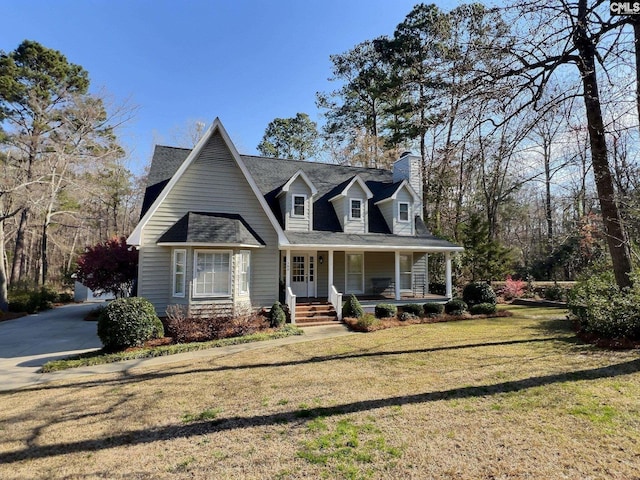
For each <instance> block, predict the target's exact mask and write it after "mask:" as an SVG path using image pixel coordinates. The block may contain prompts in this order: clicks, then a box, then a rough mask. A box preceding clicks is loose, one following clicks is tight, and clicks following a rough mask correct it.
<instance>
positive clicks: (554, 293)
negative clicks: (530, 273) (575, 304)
mask: <svg viewBox="0 0 640 480" xmlns="http://www.w3.org/2000/svg"><path fill="white" fill-rule="evenodd" d="M542 296H543V297H544V298H545V300H551V301H553V302H561V301H562V300H564V296H565V290H564V288H562V287H561V286H559V285H558V283H557V282H554V284H553V286H551V287H546V288H545V289H544V291H543V292H542Z"/></svg>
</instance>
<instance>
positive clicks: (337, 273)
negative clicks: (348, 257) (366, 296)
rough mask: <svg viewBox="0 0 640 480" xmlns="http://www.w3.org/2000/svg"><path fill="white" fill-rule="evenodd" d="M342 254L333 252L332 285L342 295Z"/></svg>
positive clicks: (343, 272)
mask: <svg viewBox="0 0 640 480" xmlns="http://www.w3.org/2000/svg"><path fill="white" fill-rule="evenodd" d="M344 269H345V264H344V252H333V284H334V285H335V287H336V290H338V291H339V292H342V293H344V281H345V271H344Z"/></svg>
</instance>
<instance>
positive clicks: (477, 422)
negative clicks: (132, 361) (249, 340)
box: [0, 306, 640, 479]
mask: <svg viewBox="0 0 640 480" xmlns="http://www.w3.org/2000/svg"><path fill="white" fill-rule="evenodd" d="M509 310H511V311H512V312H513V313H514V316H513V317H510V318H490V319H482V320H469V321H463V322H451V323H436V324H430V325H429V324H428V325H412V326H407V327H405V328H395V329H388V330H381V331H378V332H374V333H368V334H354V335H350V336H345V337H339V338H332V339H330V340H325V341H317V342H306V343H300V344H294V345H287V346H282V347H273V348H264V349H259V350H252V351H247V352H240V353H236V354H233V355H228V356H225V357H215V358H211V359H208V360H199V361H197V362H191V363H182V364H172V365H164V366H162V367H154V368H150V367H147V368H144V369H133V370H129V371H127V372H125V373H118V374H111V375H103V376H96V377H90V378H89V379H88V378H87V377H83V378H81V379H78V380H73V381H67V382H59V383H52V384H48V385H45V386H41V387H34V388H29V389H25V390H21V391H17V392H13V393H2V394H0V402H1V405H2V408H1V409H0V438H2V441H1V442H0V478H3V479H24V478H52V479H56V478H153V479H169V478H171V479H174V478H198V479H210V478H243V479H297V478H349V479H360V478H372V479H387V478H388V479H397V478H407V479H408V478H415V479H423V478H429V479H431V478H434V479H445V478H446V479H453V478H455V479H505V478H513V479H521V478H550V479H551V478H553V479H555V478H571V479H573V478H589V479H611V478H619V479H631V478H638V467H639V466H640V403H639V402H638V398H640V356H639V354H638V351H637V350H628V351H605V350H600V349H598V348H596V347H593V346H591V345H586V344H583V343H581V342H580V341H578V340H576V338H575V335H574V334H573V332H572V331H571V330H570V325H569V323H568V321H567V320H566V319H565V314H564V312H563V311H562V310H560V309H554V308H548V309H543V308H530V307H516V306H511V307H509Z"/></svg>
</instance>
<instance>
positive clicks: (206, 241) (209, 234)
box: [157, 212, 266, 247]
mask: <svg viewBox="0 0 640 480" xmlns="http://www.w3.org/2000/svg"><path fill="white" fill-rule="evenodd" d="M157 243H158V245H163V244H164V245H175V244H188V245H192V246H193V245H203V246H204V245H207V246H211V245H216V246H234V247H264V246H265V245H266V244H265V243H264V241H263V240H262V239H261V238H260V236H259V235H258V234H257V233H256V232H255V231H254V230H253V229H252V228H251V226H249V224H248V223H247V222H246V221H245V220H244V218H242V217H241V216H240V215H236V214H228V213H210V212H188V213H187V214H186V215H185V216H183V217H182V218H181V219H180V220H178V221H177V222H176V223H174V224H173V225H172V226H171V227H170V228H169V229H168V230H167V231H166V232H165V233H163V234H162V236H161V237H160V238H159V239H158V242H157Z"/></svg>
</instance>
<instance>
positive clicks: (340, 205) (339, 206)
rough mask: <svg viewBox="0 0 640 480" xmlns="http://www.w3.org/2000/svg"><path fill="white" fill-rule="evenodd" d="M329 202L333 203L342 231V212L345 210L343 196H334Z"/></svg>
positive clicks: (343, 220)
mask: <svg viewBox="0 0 640 480" xmlns="http://www.w3.org/2000/svg"><path fill="white" fill-rule="evenodd" d="M331 203H332V204H333V209H334V210H335V211H336V216H337V217H338V220H339V221H340V226H341V227H342V230H343V231H344V222H345V218H344V212H345V210H346V209H345V206H344V204H345V203H346V201H345V199H344V197H340V198H336V199H335V200H334V201H332V202H331Z"/></svg>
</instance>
